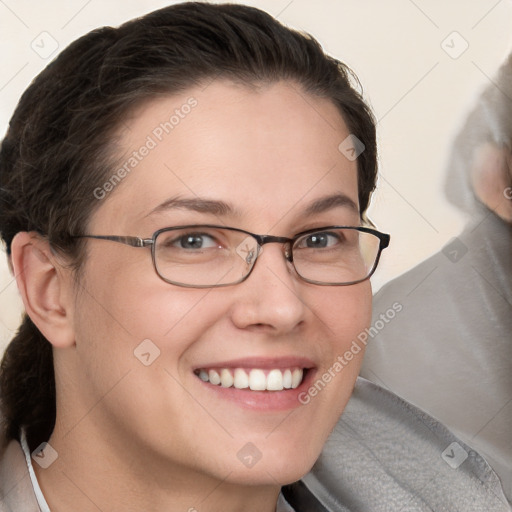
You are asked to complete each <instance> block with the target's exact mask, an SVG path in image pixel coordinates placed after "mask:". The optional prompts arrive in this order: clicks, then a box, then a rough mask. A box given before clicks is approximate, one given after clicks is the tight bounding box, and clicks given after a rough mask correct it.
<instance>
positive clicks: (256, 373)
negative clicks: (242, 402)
mask: <svg viewBox="0 0 512 512" xmlns="http://www.w3.org/2000/svg"><path fill="white" fill-rule="evenodd" d="M305 372H307V369H306V368H286V369H278V368H276V369H269V370H262V369H260V368H251V369H249V368H235V369H231V368H200V369H198V370H196V371H195V372H194V373H195V374H196V375H197V377H199V378H200V379H201V380H202V381H203V382H209V383H210V384H213V385H214V386H220V387H223V388H235V389H247V390H251V391H283V390H286V389H296V388H297V387H299V386H300V384H301V383H302V381H303V379H304V375H305Z"/></svg>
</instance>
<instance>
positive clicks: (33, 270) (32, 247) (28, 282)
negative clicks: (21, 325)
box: [11, 232, 74, 348]
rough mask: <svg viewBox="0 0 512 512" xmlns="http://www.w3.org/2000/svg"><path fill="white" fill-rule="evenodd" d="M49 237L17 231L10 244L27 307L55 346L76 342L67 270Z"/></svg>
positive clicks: (39, 327) (16, 276)
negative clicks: (53, 249)
mask: <svg viewBox="0 0 512 512" xmlns="http://www.w3.org/2000/svg"><path fill="white" fill-rule="evenodd" d="M56 260H57V258H56V257H55V255H54V254H53V253H52V251H51V249H50V245H49V243H48V241H46V240H44V239H43V238H41V236H40V235H39V234H37V233H34V232H30V233H28V232H20V233H18V234H17V235H16V236H15V237H14V239H13V241H12V245H11V261H12V267H13V271H14V275H15V278H16V282H17V285H18V289H19V291H20V294H21V297H22V299H23V304H24V306H25V311H26V312H27V314H28V315H29V317H30V318H31V320H32V322H33V323H34V324H35V325H36V326H37V328H38V329H39V330H40V331H41V333H42V334H43V336H44V337H45V338H46V339H47V340H48V341H49V342H50V343H51V344H52V345H53V346H54V347H56V348H66V347H70V346H72V345H74V333H73V328H72V322H71V316H72V315H71V313H72V310H71V306H72V304H71V303H70V301H69V297H72V294H71V293H69V287H70V286H71V284H72V283H71V279H70V276H69V274H68V272H67V271H64V269H63V268H62V267H61V266H60V265H59V264H58V263H57V261H56Z"/></svg>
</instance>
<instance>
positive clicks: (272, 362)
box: [194, 356, 316, 370]
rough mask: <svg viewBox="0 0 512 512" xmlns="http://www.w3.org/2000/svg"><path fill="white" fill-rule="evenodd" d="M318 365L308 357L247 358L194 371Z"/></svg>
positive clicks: (221, 362)
mask: <svg viewBox="0 0 512 512" xmlns="http://www.w3.org/2000/svg"><path fill="white" fill-rule="evenodd" d="M315 366H316V365H315V363H313V361H311V359H308V358H306V357H296V356H286V357H270V358H269V357H245V358H239V359H230V360H229V361H215V362H209V363H205V364H202V365H198V366H196V367H195V368H194V370H199V369H201V368H259V369H262V370H265V369H268V370H271V369H279V368H283V369H286V368H306V369H310V368H314V367H315Z"/></svg>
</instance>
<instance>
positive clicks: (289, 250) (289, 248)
mask: <svg viewBox="0 0 512 512" xmlns="http://www.w3.org/2000/svg"><path fill="white" fill-rule="evenodd" d="M195 228H209V229H223V230H227V231H236V232H238V233H244V234H245V235H247V236H250V237H252V238H254V239H255V240H256V242H257V243H258V247H263V245H265V244H270V243H280V244H283V245H285V244H286V247H285V251H284V256H285V259H286V261H288V262H289V263H291V264H292V266H293V269H294V270H295V273H296V274H297V276H298V277H299V278H300V279H302V280H303V281H305V282H306V283H310V284H315V285H318V286H350V285H353V284H358V283H361V282H363V281H366V280H367V279H370V277H371V276H372V275H373V273H374V272H375V270H376V269H377V265H378V264H379V260H380V256H381V254H382V251H383V250H384V249H386V247H388V246H389V242H390V240H391V236H390V235H388V234H386V233H381V232H380V231H377V230H376V229H373V228H368V227H364V226H360V227H356V226H325V227H320V228H314V229H308V230H306V231H301V232H300V233H297V234H296V235H295V236H293V237H292V238H289V237H284V236H274V235H257V234H256V233H251V232H250V231H246V230H245V229H239V228H232V227H227V226H219V225H215V224H190V225H183V226H173V227H167V228H162V229H158V230H157V231H155V232H154V233H153V234H152V236H151V238H141V237H138V236H118V235H77V236H73V237H72V238H92V239H96V240H110V241H112V242H118V243H121V244H125V245H129V246H130V247H151V259H152V261H153V268H154V269H155V272H156V274H157V275H158V277H159V278H160V279H162V280H163V281H165V282H166V283H169V284H173V285H176V286H181V287H183V288H221V287H224V286H233V285H236V284H240V283H243V282H244V281H245V280H246V279H247V278H248V277H249V276H250V275H251V273H252V271H253V269H254V267H255V265H256V260H257V259H258V256H259V255H260V251H259V250H258V252H257V254H256V255H255V258H254V260H253V261H252V263H251V268H250V269H249V272H248V273H247V274H246V275H245V276H244V277H242V278H241V279H240V280H239V281H235V282H233V283H223V284H213V285H194V284H192V285H191V284H185V283H178V282H176V281H171V280H170V279H167V278H166V277H164V276H162V274H161V273H160V272H159V270H158V266H157V264H156V256H155V247H156V239H157V238H158V236H159V235H160V233H164V232H168V231H177V230H180V229H195ZM332 229H352V230H355V231H360V232H362V233H369V234H371V235H374V236H376V237H377V238H378V239H379V250H378V252H377V256H376V258H375V262H374V264H373V267H372V268H371V270H370V272H369V274H368V275H367V276H366V277H364V278H363V279H358V280H356V281H351V282H348V283H325V282H322V281H315V280H313V279H308V278H306V277H303V276H302V275H301V274H300V273H299V272H298V270H297V269H296V268H295V264H294V262H293V246H294V244H295V242H296V241H297V240H298V239H299V238H302V237H303V236H305V235H308V234H311V233H321V232H324V231H329V230H332Z"/></svg>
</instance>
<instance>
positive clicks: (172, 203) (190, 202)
mask: <svg viewBox="0 0 512 512" xmlns="http://www.w3.org/2000/svg"><path fill="white" fill-rule="evenodd" d="M174 209H176V210H191V211H195V212H199V213H210V214H212V215H222V216H227V215H239V213H238V212H237V211H236V210H235V208H234V207H233V206H231V205H229V204H228V203H225V202H224V201H217V200H212V199H201V198H180V197H171V198H170V199H167V200H166V201H164V202H163V203H161V204H159V205H158V206H157V207H156V208H153V210H151V211H150V212H149V214H148V215H151V214H153V213H161V212H165V211H167V210H174Z"/></svg>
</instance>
